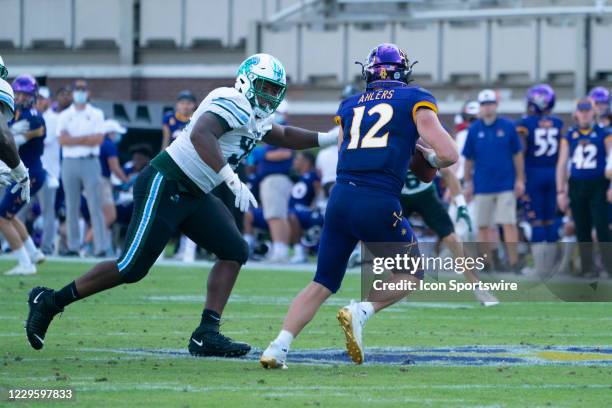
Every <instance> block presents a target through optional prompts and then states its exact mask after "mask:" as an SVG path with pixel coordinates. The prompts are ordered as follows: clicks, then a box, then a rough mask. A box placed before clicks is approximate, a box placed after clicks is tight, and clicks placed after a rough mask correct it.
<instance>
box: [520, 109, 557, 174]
mask: <svg viewBox="0 0 612 408" xmlns="http://www.w3.org/2000/svg"><path fill="white" fill-rule="evenodd" d="M516 131H517V132H518V133H519V134H520V135H522V136H524V137H525V143H526V146H525V165H526V166H528V167H555V166H556V164H557V157H558V156H559V142H560V141H561V137H562V135H563V134H562V131H563V121H562V120H561V119H559V118H558V117H556V116H548V115H544V116H539V115H528V116H523V117H522V118H521V119H519V120H518V121H517V122H516Z"/></svg>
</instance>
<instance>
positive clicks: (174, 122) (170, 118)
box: [162, 111, 189, 142]
mask: <svg viewBox="0 0 612 408" xmlns="http://www.w3.org/2000/svg"><path fill="white" fill-rule="evenodd" d="M187 123H189V118H188V117H185V116H183V115H181V114H180V113H177V112H172V111H171V112H167V113H166V114H165V115H164V117H163V119H162V125H166V126H168V128H169V129H170V141H171V142H172V141H173V140H174V139H176V135H177V133H176V132H178V131H181V130H183V128H184V127H185V126H187Z"/></svg>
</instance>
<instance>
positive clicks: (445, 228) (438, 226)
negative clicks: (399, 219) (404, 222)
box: [400, 187, 455, 238]
mask: <svg viewBox="0 0 612 408" xmlns="http://www.w3.org/2000/svg"><path fill="white" fill-rule="evenodd" d="M400 203H401V204H402V212H403V213H404V217H406V218H408V217H410V215H411V214H412V213H417V214H419V215H420V216H421V217H423V221H425V224H426V225H427V226H428V227H429V228H431V229H432V230H434V232H435V233H436V234H437V235H438V237H440V238H444V237H447V236H448V235H450V234H452V233H453V232H455V226H454V225H453V221H452V220H451V218H450V216H449V215H448V211H447V210H446V208H444V204H442V201H440V198H439V197H438V194H437V193H436V189H435V188H434V187H429V188H427V189H426V190H423V191H421V192H419V193H416V194H410V195H403V194H402V195H401V196H400Z"/></svg>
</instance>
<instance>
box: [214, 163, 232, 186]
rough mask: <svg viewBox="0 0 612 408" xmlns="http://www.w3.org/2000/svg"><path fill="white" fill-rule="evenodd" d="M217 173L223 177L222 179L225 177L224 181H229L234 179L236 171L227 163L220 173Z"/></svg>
mask: <svg viewBox="0 0 612 408" xmlns="http://www.w3.org/2000/svg"><path fill="white" fill-rule="evenodd" d="M217 174H218V175H219V177H221V179H223V181H224V182H226V183H228V182H230V181H232V179H233V178H234V174H235V173H234V170H232V168H231V167H230V165H229V164H225V166H223V167H222V168H221V170H219V173H217Z"/></svg>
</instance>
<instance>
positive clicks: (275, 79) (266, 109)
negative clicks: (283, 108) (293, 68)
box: [234, 54, 287, 119]
mask: <svg viewBox="0 0 612 408" xmlns="http://www.w3.org/2000/svg"><path fill="white" fill-rule="evenodd" d="M234 87H235V88H236V89H237V90H238V92H240V93H242V94H244V96H246V98H247V99H248V100H249V102H250V103H251V106H252V107H253V112H254V113H255V116H257V117H258V118H260V119H264V118H267V117H268V116H270V115H271V114H273V113H274V111H275V110H276V108H278V105H280V103H281V102H282V101H283V98H284V97H285V91H286V90H287V76H286V75H285V68H284V67H283V64H281V62H280V61H279V60H277V59H276V58H274V57H273V56H271V55H268V54H255V55H252V56H250V57H249V58H247V59H246V60H244V62H243V63H242V64H240V67H239V68H238V77H237V78H236V84H235V85H234Z"/></svg>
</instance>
